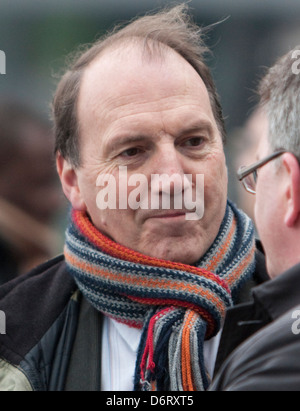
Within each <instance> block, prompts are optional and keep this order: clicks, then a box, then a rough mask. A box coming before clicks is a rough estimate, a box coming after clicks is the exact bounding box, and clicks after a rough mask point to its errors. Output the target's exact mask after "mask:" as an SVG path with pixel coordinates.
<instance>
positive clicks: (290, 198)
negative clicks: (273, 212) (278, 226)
mask: <svg viewBox="0 0 300 411" xmlns="http://www.w3.org/2000/svg"><path fill="white" fill-rule="evenodd" d="M282 162H283V165H284V168H285V172H286V177H287V185H286V188H285V196H286V205H287V206H286V210H285V219H284V221H285V224H286V225H287V226H288V227H293V226H295V224H296V223H297V222H299V221H300V166H299V163H298V160H297V159H296V157H295V156H294V155H293V154H291V153H285V154H284V155H283V156H282Z"/></svg>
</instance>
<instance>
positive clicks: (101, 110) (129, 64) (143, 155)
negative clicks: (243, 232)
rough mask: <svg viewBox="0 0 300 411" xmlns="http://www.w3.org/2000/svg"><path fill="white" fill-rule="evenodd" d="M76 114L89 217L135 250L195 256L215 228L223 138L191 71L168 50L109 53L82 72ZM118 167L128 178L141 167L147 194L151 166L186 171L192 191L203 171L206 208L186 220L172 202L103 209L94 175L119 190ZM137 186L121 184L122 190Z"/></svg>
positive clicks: (222, 193) (183, 258)
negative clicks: (109, 177) (157, 54)
mask: <svg viewBox="0 0 300 411" xmlns="http://www.w3.org/2000/svg"><path fill="white" fill-rule="evenodd" d="M78 119H79V127H80V154H81V166H80V167H79V168H78V169H77V170H76V176H77V181H78V187H79V192H80V195H81V197H82V199H83V202H84V204H85V209H86V210H87V212H88V213H89V215H90V217H91V219H92V221H93V223H94V225H95V226H96V227H97V228H98V229H99V230H100V231H101V232H102V233H103V234H105V235H107V236H109V237H110V238H112V239H113V240H114V241H116V242H117V243H119V244H122V245H124V246H126V247H129V248H131V249H133V250H135V251H138V252H141V253H143V254H146V255H149V256H153V257H157V258H161V259H165V260H171V261H178V262H182V263H186V264H193V263H195V262H196V261H197V260H198V259H199V258H200V257H201V256H202V255H203V254H204V253H205V252H206V251H207V250H208V248H209V247H210V245H211V244H212V243H213V241H214V239H215V237H216V236H217V234H218V231H219V228H220V224H221V222H222V219H223V217H224V213H225V207H226V198H227V169H226V164H225V156H224V152H223V144H222V139H221V136H220V133H219V131H218V128H217V124H216V121H215V119H214V116H213V113H212V109H211V105H210V101H209V96H208V93H207V90H206V87H205V85H204V83H203V81H202V80H201V78H200V77H199V75H198V74H197V73H196V71H195V70H194V69H193V68H192V67H191V66H190V65H189V64H188V63H187V62H186V61H185V60H184V59H183V58H182V57H180V56H179V55H177V54H176V53H175V52H173V51H171V50H170V52H168V53H167V54H166V55H165V56H164V57H163V58H159V57H157V58H152V59H150V58H146V59H144V61H143V59H142V57H141V52H140V50H139V49H138V48H137V47H136V48H130V49H129V48H128V49H127V50H126V51H124V50H123V51H121V50H120V49H119V50H117V51H109V52H106V54H105V55H104V56H103V57H101V59H98V60H95V61H94V62H93V63H92V64H91V65H90V66H89V67H88V68H87V69H86V71H85V73H84V76H83V80H82V84H81V90H80V95H79V101H78ZM120 167H123V168H122V170H124V169H126V172H127V180H128V179H129V178H130V177H131V176H134V175H137V174H138V175H141V174H142V175H143V176H145V178H146V181H147V190H149V198H150V196H151V195H150V192H151V175H162V174H167V175H168V176H171V175H175V174H176V175H177V176H178V175H179V176H184V175H192V181H193V185H192V186H193V193H194V195H195V190H196V184H195V182H196V175H197V174H203V175H204V201H205V209H204V216H203V217H202V218H201V219H198V220H193V221H189V220H187V219H186V210H184V208H182V210H177V209H176V210H174V207H171V209H170V210H167V209H159V210H157V209H152V208H151V207H148V209H141V208H137V209H132V208H131V207H126V209H100V208H101V207H98V206H97V195H98V194H99V191H100V189H101V188H100V187H99V186H97V181H99V180H98V179H99V175H100V174H102V175H103V174H110V175H112V176H113V178H114V180H115V181H116V189H117V192H118V190H119V186H120V185H121V186H122V187H124V181H123V180H122V179H121V178H120ZM125 185H126V182H125ZM144 185H145V184H144ZM175 185H176V184H175ZM134 189H136V187H135V188H134V187H132V186H131V187H127V196H128V197H129V196H130V193H132V191H133V190H134ZM160 190H161V191H160V195H162V191H163V188H162V187H161V188H160ZM174 192H175V191H174ZM171 196H172V190H171ZM117 208H118V207H117Z"/></svg>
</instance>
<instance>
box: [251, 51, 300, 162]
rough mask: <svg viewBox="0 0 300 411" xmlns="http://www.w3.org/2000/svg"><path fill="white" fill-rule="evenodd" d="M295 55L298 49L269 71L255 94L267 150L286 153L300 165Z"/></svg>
mask: <svg viewBox="0 0 300 411" xmlns="http://www.w3.org/2000/svg"><path fill="white" fill-rule="evenodd" d="M297 52H299V53H297ZM296 55H298V56H300V46H298V47H296V48H295V49H293V50H291V51H290V52H289V53H287V54H286V55H284V56H283V57H281V58H280V59H279V60H278V61H277V62H276V63H275V65H274V66H273V67H271V68H270V69H269V70H268V72H267V74H266V75H265V76H264V78H263V79H262V80H261V82H260V85H259V88H258V94H259V97H260V106H261V107H262V108H263V109H264V110H265V113H266V114H267V117H268V120H269V134H268V142H269V146H270V149H271V150H272V151H276V150H278V149H285V150H287V151H289V152H291V153H293V154H294V155H295V156H296V157H297V159H298V161H299V162H300V70H299V69H297V61H296V60H295V56H296ZM298 63H300V60H298Z"/></svg>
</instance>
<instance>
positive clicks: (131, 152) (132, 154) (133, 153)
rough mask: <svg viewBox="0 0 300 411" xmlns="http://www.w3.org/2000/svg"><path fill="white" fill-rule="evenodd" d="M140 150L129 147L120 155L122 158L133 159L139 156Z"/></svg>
mask: <svg viewBox="0 0 300 411" xmlns="http://www.w3.org/2000/svg"><path fill="white" fill-rule="evenodd" d="M141 152H142V150H141V149H140V148H138V147H131V148H128V149H127V150H124V151H122V153H121V154H120V155H121V156H122V157H135V156H137V155H138V154H140V153H141Z"/></svg>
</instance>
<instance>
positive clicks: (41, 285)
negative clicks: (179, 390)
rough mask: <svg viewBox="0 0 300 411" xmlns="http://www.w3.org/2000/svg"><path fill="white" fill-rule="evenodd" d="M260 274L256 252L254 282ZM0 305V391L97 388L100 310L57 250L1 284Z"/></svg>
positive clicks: (262, 273)
mask: <svg viewBox="0 0 300 411" xmlns="http://www.w3.org/2000/svg"><path fill="white" fill-rule="evenodd" d="M265 275H266V274H265V268H264V259H263V257H262V255H261V254H260V253H259V252H257V270H256V273H255V279H254V281H255V283H256V284H257V283H261V282H262V281H263V280H264V279H265ZM252 285H253V284H248V285H247V287H245V290H244V291H243V293H245V292H246V291H247V290H246V288H248V291H249V287H252ZM243 293H241V294H243ZM243 298H244V297H243ZM0 310H1V311H2V312H4V313H5V315H6V334H3V335H0V391H1V390H2V391H8V390H10V391H14V390H15V391H20V390H34V391H71V390H72V391H80V390H82V391H97V390H99V389H100V386H101V382H100V370H101V365H100V363H101V330H102V328H101V319H102V316H101V314H100V313H98V312H97V311H96V310H95V309H93V308H92V307H91V305H90V304H88V303H87V301H86V300H85V299H84V298H83V296H82V295H81V293H80V292H79V290H78V288H77V286H76V283H75V282H74V280H73V278H72V277H71V276H70V275H69V273H68V271H67V269H66V264H65V262H64V258H63V256H60V257H57V258H55V259H53V260H51V261H49V262H47V263H45V264H43V265H41V266H39V267H37V268H36V269H35V270H33V271H31V272H30V273H29V274H27V275H25V276H21V277H19V278H17V279H15V280H13V281H11V282H9V283H7V284H5V285H4V286H2V287H1V288H0ZM229 338H230V336H229Z"/></svg>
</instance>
